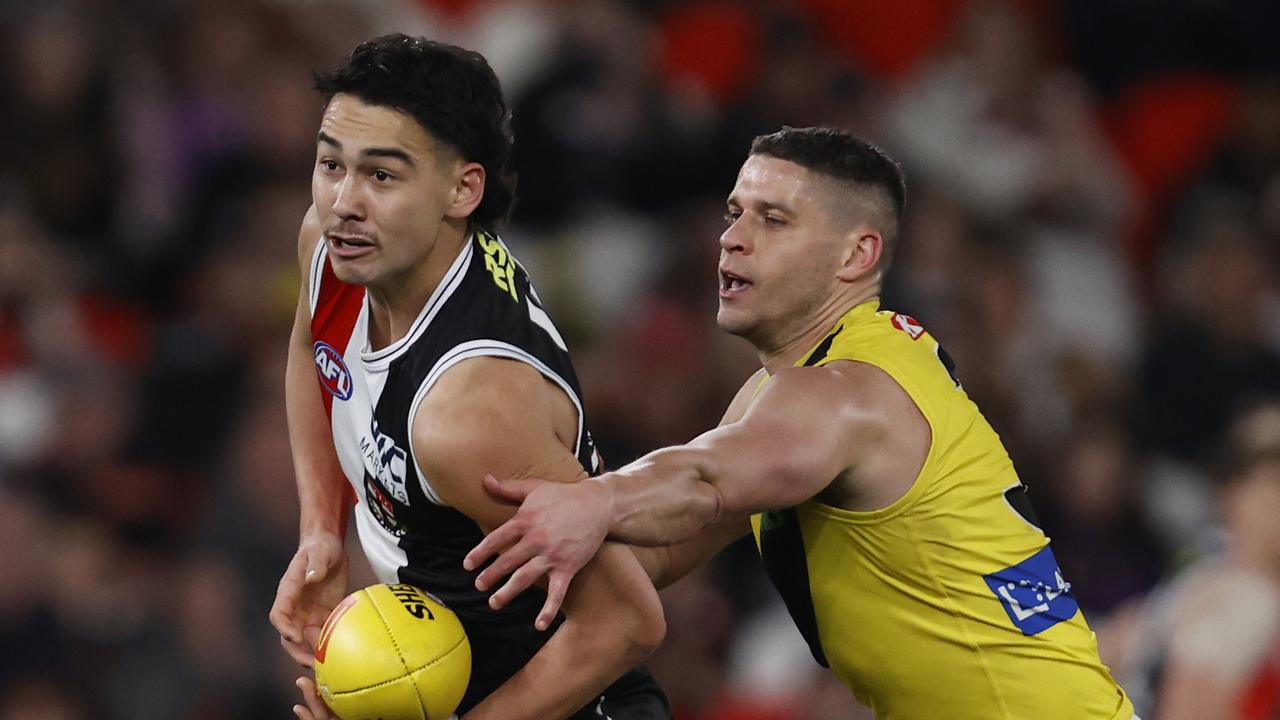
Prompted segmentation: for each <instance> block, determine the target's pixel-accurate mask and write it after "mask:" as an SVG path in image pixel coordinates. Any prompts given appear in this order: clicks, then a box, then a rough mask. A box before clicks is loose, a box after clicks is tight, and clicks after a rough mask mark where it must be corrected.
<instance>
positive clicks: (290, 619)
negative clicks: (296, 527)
mask: <svg viewBox="0 0 1280 720" xmlns="http://www.w3.org/2000/svg"><path fill="white" fill-rule="evenodd" d="M346 595H347V552H346V549H345V548H344V547H343V545H342V538H340V537H339V536H337V535H334V534H332V533H316V534H314V535H309V536H307V537H304V538H303V539H302V542H300V543H299V544H298V552H297V553H295V554H294V556H293V560H292V561H290V563H289V567H288V569H287V570H285V571H284V577H282V578H280V586H279V587H278V588H277V589H276V601H275V603H274V604H273V605H272V606H271V612H270V614H269V616H268V617H270V618H271V624H272V625H274V626H275V628H276V630H278V631H279V632H280V644H281V645H283V646H284V649H285V651H286V652H288V653H289V656H290V657H292V658H293V659H294V660H295V661H296V662H297V663H298V664H299V665H301V666H303V667H307V668H309V667H311V666H312V665H313V664H314V663H315V648H316V642H317V641H318V640H319V638H320V628H321V627H323V625H324V621H325V620H326V619H327V618H328V617H329V613H330V612H332V611H333V608H334V606H336V605H337V604H338V602H339V601H340V600H342V598H344V597H346Z"/></svg>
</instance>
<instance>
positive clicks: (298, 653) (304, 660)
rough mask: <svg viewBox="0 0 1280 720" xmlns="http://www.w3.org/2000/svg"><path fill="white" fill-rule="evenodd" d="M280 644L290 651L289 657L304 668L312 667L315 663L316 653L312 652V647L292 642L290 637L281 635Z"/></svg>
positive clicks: (286, 650)
mask: <svg viewBox="0 0 1280 720" xmlns="http://www.w3.org/2000/svg"><path fill="white" fill-rule="evenodd" d="M280 646H281V647H283V648H284V651H285V652H287V653H289V657H291V658H293V661H294V662H296V663H298V664H299V665H301V666H302V667H304V668H308V669H309V668H311V667H312V666H313V665H315V655H314V654H313V653H312V652H311V648H309V647H307V646H306V645H303V644H301V643H296V642H290V641H289V640H288V639H286V638H284V637H281V638H280Z"/></svg>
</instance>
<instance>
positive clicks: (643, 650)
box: [627, 602, 667, 663]
mask: <svg viewBox="0 0 1280 720" xmlns="http://www.w3.org/2000/svg"><path fill="white" fill-rule="evenodd" d="M654 604H655V605H656V606H657V607H656V610H654V611H646V612H644V613H641V615H642V616H643V617H641V618H640V619H639V621H638V622H636V623H635V627H633V628H632V630H631V632H630V633H628V636H627V637H628V640H629V641H630V644H631V646H632V648H633V653H634V654H636V655H637V658H636V662H637V663H639V662H642V661H643V660H644V659H645V658H647V657H649V656H650V655H652V654H653V651H654V650H657V649H658V646H659V645H661V644H662V641H663V640H665V639H666V637H667V619H666V616H664V615H663V612H662V603H661V602H657V603H654Z"/></svg>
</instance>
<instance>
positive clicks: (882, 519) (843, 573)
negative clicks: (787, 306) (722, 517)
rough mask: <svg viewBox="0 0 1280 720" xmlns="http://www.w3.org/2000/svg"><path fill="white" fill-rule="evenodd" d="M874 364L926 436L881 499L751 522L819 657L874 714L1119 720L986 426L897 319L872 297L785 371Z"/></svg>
mask: <svg viewBox="0 0 1280 720" xmlns="http://www.w3.org/2000/svg"><path fill="white" fill-rule="evenodd" d="M836 360H852V361H856V362H863V363H867V364H870V365H874V366H876V367H877V368H880V369H881V370H883V371H884V372H886V373H888V374H889V376H890V377H892V378H893V379H894V380H895V381H897V383H898V384H899V385H900V386H902V388H903V389H904V390H905V391H906V392H907V394H908V395H910V396H911V398H912V400H914V401H915V403H916V405H917V406H918V407H919V409H920V412H921V413H922V414H923V415H924V418H925V420H927V421H928V423H929V427H930V429H931V430H932V441H931V445H930V447H929V453H928V455H927V457H926V458H925V462H924V467H923V468H921V470H920V474H919V476H918V477H917V478H916V481H915V483H914V484H913V485H912V486H911V489H910V490H908V491H907V493H906V494H905V495H904V496H903V497H902V498H901V499H899V500H898V501H897V502H894V503H893V504H892V505H890V506H888V507H886V508H884V509H882V510H876V511H872V512H852V511H849V510H843V509H839V508H834V507H831V506H828V505H823V504H821V503H818V502H816V501H814V500H808V501H806V502H803V503H801V504H799V505H797V506H795V507H792V508H788V509H786V510H782V511H779V512H769V513H763V514H760V515H756V516H754V517H752V521H751V524H752V528H753V530H754V532H755V536H756V542H757V545H758V546H759V548H760V554H761V557H762V558H763V559H764V563H765V567H766V569H767V571H768V573H769V576H770V579H771V580H773V582H774V584H775V585H776V586H777V588H778V590H779V592H780V593H781V594H782V596H783V599H784V601H785V602H786V604H787V608H788V610H790V612H791V615H792V617H793V618H794V619H795V621H796V625H797V626H798V627H799V629H800V631H801V633H802V634H803V635H804V636H805V639H806V640H807V641H808V642H809V646H810V648H811V650H812V651H813V653H814V657H815V658H816V659H817V660H818V662H819V663H821V664H823V665H825V666H828V667H830V668H831V669H832V671H834V672H835V674H836V675H837V676H838V677H839V678H840V680H841V681H842V682H844V684H845V685H847V686H848V687H849V688H850V689H851V690H852V691H853V694H854V696H855V697H856V698H857V699H858V700H859V702H861V703H862V704H864V705H866V706H868V707H870V708H871V709H872V710H873V711H874V712H875V715H876V718H878V719H879V720H933V719H935V718H936V719H943V718H945V719H946V720H1093V719H1096V720H1131V718H1132V717H1133V706H1132V705H1131V704H1130V702H1129V700H1128V698H1127V697H1125V694H1124V691H1122V690H1121V689H1120V687H1119V686H1118V685H1117V684H1116V682H1115V680H1113V679H1112V677H1111V674H1110V671H1109V670H1108V669H1107V668H1106V666H1104V665H1103V664H1102V662H1101V660H1100V659H1099V658H1098V646H1097V641H1096V638H1095V636H1094V634H1093V632H1092V631H1091V630H1090V629H1089V626H1088V624H1087V623H1085V619H1084V616H1083V615H1082V614H1081V613H1080V611H1079V607H1078V605H1077V603H1076V600H1075V597H1074V596H1073V595H1072V592H1071V586H1070V584H1069V583H1067V582H1066V580H1065V579H1064V578H1063V577H1062V573H1061V571H1060V570H1059V569H1058V564H1057V561H1056V560H1055V559H1054V557H1053V553H1052V552H1051V551H1050V549H1049V539H1048V538H1047V537H1046V536H1045V534H1044V533H1043V532H1042V531H1041V530H1040V528H1038V527H1037V526H1036V525H1035V516H1034V515H1033V514H1032V512H1031V509H1030V504H1029V503H1028V502H1027V499H1026V494H1025V488H1024V487H1023V486H1022V484H1021V482H1020V481H1019V480H1018V476H1017V474H1016V473H1015V472H1014V469H1013V464H1012V463H1011V462H1010V460H1009V456H1008V454H1007V453H1006V452H1005V449H1004V446H1003V445H1002V444H1001V443H1000V439H999V437H997V436H996V433H995V431H993V430H992V429H991V426H990V425H988V424H987V421H986V420H985V419H984V418H983V417H982V414H981V413H980V412H979V411H978V408H977V406H976V405H974V404H973V402H972V401H971V400H969V397H968V396H967V395H966V394H965V392H964V390H963V389H962V388H961V387H960V385H959V383H958V382H957V381H956V380H955V379H954V377H953V375H952V372H951V362H950V359H949V358H948V357H947V355H946V353H945V352H943V351H942V349H941V348H940V347H939V346H938V343H937V341H936V340H934V339H933V337H932V336H930V335H929V334H928V333H927V332H925V331H924V329H923V328H922V327H920V325H919V324H918V323H917V322H916V321H915V320H913V319H912V318H910V317H907V316H905V315H899V314H895V313H892V312H886V311H880V310H879V301H878V300H872V301H869V302H866V303H863V304H861V305H858V306H857V307H855V308H853V309H852V310H850V311H849V312H847V313H846V314H845V315H844V316H843V317H842V318H841V319H840V321H839V322H838V323H837V325H836V327H835V329H834V330H833V331H832V332H831V333H830V334H829V335H828V336H827V337H826V338H824V339H823V340H822V342H820V343H819V344H818V345H817V346H816V347H814V348H813V350H811V351H810V352H809V353H808V354H807V355H806V356H805V357H804V358H802V359H801V360H800V361H799V362H798V363H796V364H797V365H798V366H819V365H825V364H827V363H830V362H834V361H836Z"/></svg>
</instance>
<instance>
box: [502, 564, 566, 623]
mask: <svg viewBox="0 0 1280 720" xmlns="http://www.w3.org/2000/svg"><path fill="white" fill-rule="evenodd" d="M550 569H551V561H550V560H547V559H546V558H544V557H542V556H538V557H535V558H533V559H531V560H529V562H527V563H525V564H524V565H522V566H520V569H519V570H516V571H515V572H514V573H512V574H511V577H510V578H509V579H508V580H507V582H506V584H505V585H503V586H502V587H501V588H499V589H498V591H497V592H495V593H494V594H493V595H491V596H489V607H491V608H494V609H495V610H496V609H498V608H501V607H506V605H507V603H509V602H511V601H512V600H514V599H515V597H516V596H517V595H519V594H520V593H522V592H524V591H525V590H528V589H529V587H530V586H531V585H533V584H534V583H536V582H537V581H538V578H540V577H542V576H543V575H546V574H547V571H548V570H550ZM557 607H559V605H558V604H557Z"/></svg>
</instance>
